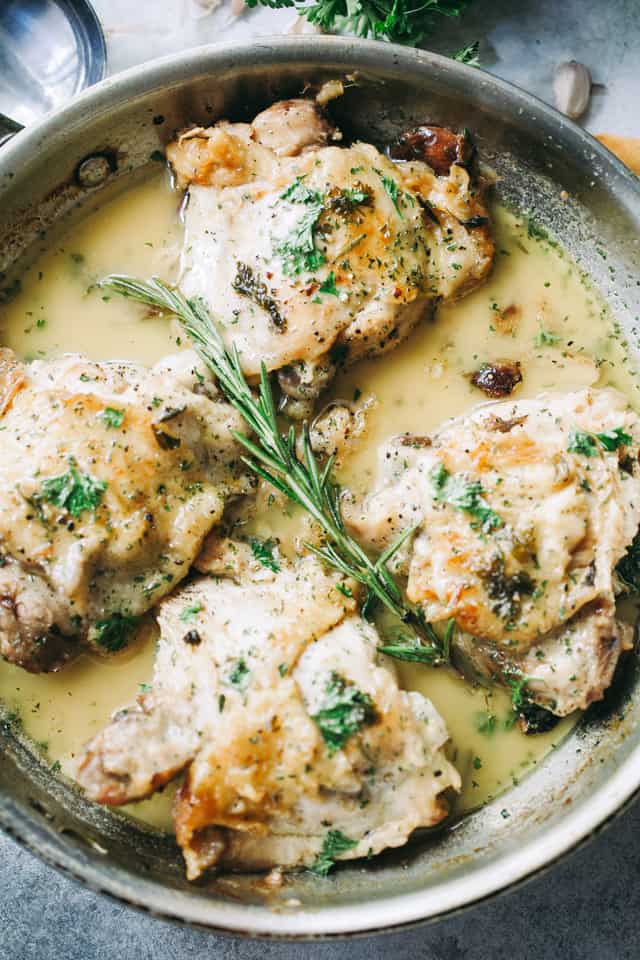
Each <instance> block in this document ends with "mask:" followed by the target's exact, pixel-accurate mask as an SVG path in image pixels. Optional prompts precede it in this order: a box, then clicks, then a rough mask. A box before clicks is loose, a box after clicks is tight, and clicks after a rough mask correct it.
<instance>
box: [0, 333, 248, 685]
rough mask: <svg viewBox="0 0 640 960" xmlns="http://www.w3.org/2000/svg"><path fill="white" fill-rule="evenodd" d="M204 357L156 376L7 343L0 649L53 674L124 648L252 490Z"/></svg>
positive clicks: (0, 375) (232, 420)
mask: <svg viewBox="0 0 640 960" xmlns="http://www.w3.org/2000/svg"><path fill="white" fill-rule="evenodd" d="M230 427H233V428H234V429H236V430H243V425H242V422H241V420H240V418H239V416H238V415H237V414H236V413H235V412H234V411H233V409H232V408H231V407H230V406H229V405H228V404H226V403H223V402H221V401H220V399H219V398H218V396H217V392H216V387H215V384H214V383H213V382H212V381H211V379H210V378H209V376H208V374H207V373H206V371H205V370H204V369H201V368H200V365H199V362H198V361H197V359H196V357H195V354H191V353H184V354H181V355H180V356H179V357H178V358H175V361H172V360H171V358H169V359H168V361H164V362H163V363H161V364H158V365H157V366H156V367H155V368H154V369H153V370H148V369H147V368H145V367H142V366H139V365H137V364H133V363H126V364H124V363H93V362H91V361H89V360H86V359H84V358H82V357H80V356H66V357H63V358H61V359H59V360H54V361H38V362H35V363H32V364H29V365H25V364H22V363H20V362H19V361H18V360H17V359H16V357H15V356H14V354H13V353H12V352H11V351H10V350H2V351H0V430H1V431H2V457H1V458H0V653H1V654H2V655H3V656H4V657H5V658H6V659H8V660H11V661H13V662H15V663H18V664H20V665H21V666H23V667H26V668H27V669H28V670H32V671H40V670H52V669H56V668H57V667H59V666H61V664H62V663H63V662H64V661H65V660H67V659H68V658H69V657H71V656H73V655H74V654H75V653H76V652H77V651H78V649H79V648H80V646H81V645H82V643H84V642H90V643H92V644H94V645H96V647H97V648H99V649H101V650H105V651H110V650H117V649H119V648H120V647H121V646H124V644H125V643H126V640H127V636H128V634H129V633H130V632H131V629H132V627H133V626H134V624H135V621H136V618H138V617H139V616H140V615H142V614H144V613H145V612H146V611H147V610H149V608H150V607H151V606H152V605H153V604H154V603H156V602H157V601H158V600H159V599H160V598H161V597H162V596H163V595H164V594H166V593H168V592H169V590H171V589H173V587H174V586H175V585H176V584H177V583H178V582H179V581H180V580H182V578H183V577H184V576H185V575H186V574H187V572H188V570H189V567H190V565H191V563H192V561H193V560H194V558H195V557H196V555H197V553H198V552H199V550H200V546H201V544H202V541H203V539H204V537H205V536H206V535H207V533H208V532H209V530H210V529H211V527H212V526H213V525H214V524H215V523H217V522H218V521H219V520H220V518H221V516H222V513H223V510H224V505H225V500H226V499H227V498H228V497H230V496H234V495H238V494H241V493H245V492H249V490H250V480H249V478H248V476H247V474H246V472H245V470H244V469H243V468H242V464H241V463H240V461H239V448H238V446H237V445H236V443H235V442H234V441H233V440H232V438H231V437H230V435H229V428H230Z"/></svg>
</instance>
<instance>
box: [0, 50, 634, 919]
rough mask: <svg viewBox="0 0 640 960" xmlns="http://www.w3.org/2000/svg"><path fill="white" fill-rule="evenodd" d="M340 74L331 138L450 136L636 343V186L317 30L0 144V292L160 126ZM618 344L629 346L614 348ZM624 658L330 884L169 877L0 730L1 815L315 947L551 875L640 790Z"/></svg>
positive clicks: (83, 106)
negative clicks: (496, 765) (424, 127)
mask: <svg viewBox="0 0 640 960" xmlns="http://www.w3.org/2000/svg"><path fill="white" fill-rule="evenodd" d="M354 73H356V74H357V82H356V84H355V85H352V86H350V87H349V89H348V90H347V91H346V93H345V96H344V97H343V98H341V99H340V100H339V101H336V102H335V104H334V113H335V115H336V118H337V120H338V123H339V124H340V125H341V126H342V127H343V129H344V130H345V132H346V134H347V136H350V137H361V138H363V139H366V140H373V141H374V142H375V141H379V142H385V141H387V140H388V139H389V138H390V137H391V136H392V135H393V134H394V133H396V132H398V131H400V130H402V129H404V128H406V127H407V126H408V125H409V124H412V123H416V122H418V121H422V120H425V119H426V120H430V121H434V122H436V123H437V122H444V123H446V124H452V125H456V126H459V127H463V126H467V127H468V128H469V129H470V130H471V131H472V133H473V135H474V137H475V139H476V142H477V144H478V147H479V149H480V151H481V155H482V157H483V159H485V160H487V161H488V162H489V163H491V164H492V165H493V166H494V168H495V169H496V170H497V172H498V174H499V182H498V185H497V188H496V189H497V193H498V196H499V197H500V198H501V199H502V200H503V201H504V202H506V203H508V204H511V205H513V206H515V207H516V208H518V209H520V210H522V211H524V212H527V213H529V214H531V215H533V216H534V217H535V220H536V222H537V223H539V224H540V225H541V226H543V227H546V228H547V229H549V230H550V232H552V233H553V234H554V235H555V236H556V237H557V238H558V240H559V242H560V243H561V244H562V245H563V246H564V247H565V249H566V250H567V251H568V252H569V254H570V255H571V256H573V257H574V258H575V259H576V260H577V261H578V263H579V264H580V265H581V267H582V268H583V269H584V270H585V271H586V272H587V273H588V274H589V276H590V277H591V279H592V281H593V282H594V283H595V284H596V286H597V287H599V288H600V290H601V292H602V294H603V296H604V297H605V299H606V300H607V301H608V302H609V304H610V305H611V307H612V310H613V312H614V314H615V315H616V317H617V319H618V321H619V322H620V324H621V326H622V328H623V330H624V331H625V332H626V335H627V338H628V340H629V343H630V345H631V344H633V343H634V342H635V338H634V334H633V329H634V319H635V318H636V317H637V316H639V315H640V284H639V283H638V282H637V279H636V278H638V277H640V263H639V261H640V251H639V241H640V183H639V181H638V180H637V179H636V178H635V177H633V176H632V175H631V174H630V173H629V172H628V171H627V170H626V169H625V168H624V167H623V166H622V165H621V164H620V163H619V162H618V161H617V160H616V159H615V158H613V157H612V156H611V155H610V154H609V153H608V152H607V151H606V150H604V149H603V148H602V147H601V146H600V145H599V144H598V143H596V142H595V141H594V140H592V138H591V137H590V136H588V135H587V134H586V133H584V132H583V131H582V130H580V129H579V128H578V127H576V126H575V125H574V124H572V123H571V122H570V121H568V120H567V119H566V118H564V117H562V116H561V115H560V114H558V113H556V112H555V111H554V110H552V109H551V108H549V107H547V106H545V105H544V104H542V103H540V102H539V101H537V100H535V99H534V98H533V97H531V96H528V95H527V94H525V93H523V92H521V91H520V90H518V89H516V88H514V87H512V86H510V85H509V84H507V83H504V82H502V81H500V80H497V79H495V78H494V77H492V76H489V75H488V74H486V73H482V72H480V71H478V70H474V69H472V68H468V67H465V66H462V65H461V64H458V63H455V62H454V61H452V60H448V59H445V58H442V57H438V56H434V55H432V54H429V53H424V52H421V51H417V50H408V49H401V48H398V47H395V46H392V45H388V44H383V43H370V42H363V41H355V40H350V39H340V38H330V37H306V36H305V37H295V38H294V37H288V38H283V37H278V38H273V39H264V40H260V41H257V42H253V43H252V44H250V45H237V44H234V45H227V44H224V45H216V46H214V47H203V48H199V49H196V50H193V51H190V52H188V53H186V54H181V55H179V56H174V57H171V58H168V59H164V60H160V61H156V62H153V63H150V64H145V65H144V66H141V67H136V68H135V69H133V70H130V71H128V72H126V73H123V74H121V75H119V76H116V77H114V78H111V79H109V80H106V81H104V82H103V83H101V84H99V85H98V86H97V87H94V88H93V89H91V90H90V91H88V92H86V93H84V94H83V95H81V96H80V97H78V98H77V99H76V100H75V101H74V102H73V103H72V104H71V105H70V106H68V107H67V108H66V109H64V110H62V111H61V112H59V113H57V114H55V115H54V116H51V117H50V118H48V119H46V120H45V121H44V122H43V123H41V124H40V125H39V126H37V127H34V128H32V129H29V130H26V131H24V132H22V133H19V134H18V135H17V136H16V137H14V138H13V139H12V140H11V141H10V142H9V143H8V144H6V145H5V146H3V147H2V150H1V151H0V237H1V238H2V241H1V246H0V297H2V296H4V297H8V296H10V295H11V290H12V289H13V284H14V280H15V276H16V272H17V271H18V269H19V266H20V264H21V263H22V264H24V263H25V261H26V260H27V259H28V257H29V255H30V251H31V250H32V249H33V248H34V246H35V243H36V241H38V242H39V244H40V245H41V243H42V237H43V235H44V234H47V233H48V232H49V231H51V230H53V229H54V228H57V227H58V226H59V225H60V224H64V223H65V222H67V221H68V219H69V218H70V217H73V216H74V215H76V213H77V211H78V210H79V209H82V210H86V209H87V207H95V206H96V205H98V204H100V203H101V202H102V201H103V199H105V198H107V197H108V196H110V195H112V194H113V193H114V192H115V191H118V190H120V189H123V188H124V187H126V186H127V185H129V184H130V183H132V182H134V181H135V180H137V179H140V178H141V177H144V176H145V172H148V170H149V165H150V164H154V163H156V162H157V151H158V150H161V149H162V147H163V146H164V144H165V143H166V142H167V141H168V140H169V139H170V137H171V135H172V133H173V132H174V131H175V129H176V128H178V127H181V126H183V125H185V123H188V122H190V121H198V122H203V123H208V122H212V121H214V120H216V119H218V118H219V117H223V116H226V117H230V118H233V119H242V118H249V117H250V116H252V115H253V113H254V112H255V111H256V110H257V109H259V108H262V107H264V106H266V105H267V104H268V103H270V102H271V101H273V100H274V99H276V98H280V97H283V96H291V95H295V94H298V93H299V92H300V90H301V89H302V87H303V86H304V84H305V83H306V82H309V81H312V82H315V81H318V80H322V79H328V78H332V77H335V76H336V75H345V74H354ZM630 349H632V347H631V346H630ZM638 674H639V670H638V667H637V664H636V661H635V658H633V657H632V658H628V659H627V661H626V663H625V664H624V669H623V670H622V671H621V674H620V676H619V678H618V680H617V681H616V683H615V684H614V687H613V688H612V689H611V691H610V692H609V695H608V697H607V700H606V702H605V704H604V705H598V706H596V707H594V708H592V709H591V710H590V711H589V712H588V713H587V715H586V716H585V717H584V719H583V721H582V722H581V723H580V725H579V727H578V729H577V730H576V731H575V732H574V733H573V734H572V735H571V736H570V737H569V739H568V740H566V741H565V742H564V743H562V744H561V745H559V746H558V747H557V749H556V750H555V751H553V753H552V754H551V756H549V757H548V759H547V760H546V761H545V763H544V764H543V765H542V766H541V767H540V768H539V769H537V770H535V772H533V773H532V774H530V775H529V776H527V777H526V778H525V779H523V780H522V781H521V782H520V784H519V785H518V786H515V787H513V788H512V789H511V790H510V791H509V792H508V793H507V794H505V795H503V796H502V797H498V798H497V799H496V800H495V801H494V802H493V803H491V804H489V805H488V806H486V807H484V808H483V809H481V810H479V811H477V812H476V813H474V814H472V815H470V816H468V817H467V818H466V819H464V820H463V821H461V822H460V823H459V824H457V826H456V827H455V828H454V829H450V830H442V831H439V832H436V833H426V834H423V835H422V836H418V837H416V838H415V839H414V840H413V841H412V842H411V843H410V844H409V845H408V846H407V847H405V848H403V849H401V850H398V851H394V852H390V853H388V854H386V855H384V856H382V857H380V858H378V859H376V860H374V861H372V862H371V863H367V864H366V865H365V866H363V865H362V864H360V863H357V864H354V865H351V866H345V867H343V868H341V869H340V870H338V871H337V872H336V874H335V876H334V877H333V878H331V879H329V880H326V881H321V880H317V879H315V878H313V877H312V876H310V875H309V874H300V875H294V876H292V877H291V878H290V879H288V880H287V882H286V883H285V885H284V887H283V888H282V889H281V890H279V891H276V892H274V891H269V890H267V888H266V886H265V885H264V883H263V882H262V881H261V879H260V878H257V877H248V876H231V877H229V876H227V877H213V878H211V879H209V880H208V881H207V882H205V883H204V884H202V885H200V884H199V885H197V886H194V885H189V884H187V882H186V881H185V880H184V876H183V866H182V862H181V858H180V856H179V851H178V849H177V847H176V846H175V844H174V843H173V842H172V841H171V840H170V839H169V838H167V837H164V836H161V835H159V834H158V833H156V832H154V831H153V830H152V829H150V828H149V829H146V828H143V827H140V826H138V825H135V824H134V823H132V822H131V821H129V820H127V819H126V818H124V817H121V816H118V815H114V814H112V813H109V812H108V811H106V810H105V809H102V808H100V807H97V806H94V805H91V804H89V803H87V802H86V801H85V800H84V799H83V797H82V796H80V794H79V793H78V792H77V791H76V790H74V788H73V786H72V785H70V784H67V783H63V782H60V781H59V780H56V779H55V778H54V777H53V776H52V775H51V773H50V772H49V771H48V770H47V769H46V768H45V766H44V765H43V764H42V763H41V762H40V761H39V760H38V759H36V758H35V757H34V755H33V754H32V753H31V752H30V751H29V749H28V746H27V745H26V744H25V743H24V742H22V741H21V740H20V738H19V736H17V735H16V734H15V733H13V732H11V730H10V728H9V726H8V725H4V726H2V725H1V724H0V750H1V751H2V754H1V755H2V763H1V766H0V823H1V824H2V825H3V826H4V828H5V829H6V830H7V831H8V832H9V833H10V834H11V835H13V836H14V837H16V838H17V839H19V840H20V841H21V842H23V843H24V844H25V845H26V846H28V847H29V848H30V849H32V850H33V851H34V852H36V853H37V854H38V855H39V856H41V857H42V858H43V859H44V860H46V861H47V862H49V863H52V864H54V865H56V866H57V867H59V868H61V869H63V870H64V871H66V872H68V873H69V874H72V875H73V876H75V877H78V878H81V879H82V880H84V881H85V882H86V883H87V884H89V886H91V887H93V888H94V889H97V890H101V891H106V892H109V893H110V894H112V895H114V896H116V897H118V898H120V899H122V900H124V901H127V902H128V903H131V904H133V905H136V906H138V907H141V908H143V909H146V910H149V911H151V912H152V913H154V914H159V915H162V916H165V917H173V918H178V919H180V920H183V921H187V922H189V923H194V924H200V925H205V926H208V927H211V928H215V929H218V930H224V931H232V932H243V933H250V934H253V935H265V936H271V937H273V936H298V937H309V936H321V935H336V934H346V933H355V932H362V931H374V930H381V929H384V928H389V927H393V926H398V925H400V924H409V923H413V922H416V921H420V920H425V919H427V918H434V917H437V916H441V915H443V914H445V913H447V912H449V911H452V910H457V909H460V908H461V907H464V906H466V905H468V904H470V903H473V902H475V901H478V900H481V899H482V898H484V897H487V896H489V895H491V894H493V893H496V892H497V891H499V890H503V889H505V888H507V887H509V886H511V885H512V884H515V883H517V882H518V881H521V880H523V879H524V878H525V877H527V876H530V875H531V874H532V873H533V872H534V871H537V870H540V869H541V868H543V867H546V866H548V865H550V864H551V863H553V861H554V860H556V859H557V858H558V857H560V856H561V855H562V854H564V853H566V852H567V851H568V850H570V849H571V848H573V847H575V846H576V845H577V844H579V843H580V842H581V841H583V840H584V839H585V838H586V837H588V836H589V835H590V834H592V833H593V832H594V831H595V830H597V829H598V828H599V827H600V826H601V825H602V824H603V823H605V822H606V821H607V820H608V819H609V818H611V817H612V816H613V814H615V813H616V811H618V810H620V808H621V807H622V806H623V805H624V804H625V803H626V802H627V801H628V800H629V799H630V798H631V797H632V796H633V795H634V793H635V792H636V791H637V789H638V787H639V785H640V684H639V682H638Z"/></svg>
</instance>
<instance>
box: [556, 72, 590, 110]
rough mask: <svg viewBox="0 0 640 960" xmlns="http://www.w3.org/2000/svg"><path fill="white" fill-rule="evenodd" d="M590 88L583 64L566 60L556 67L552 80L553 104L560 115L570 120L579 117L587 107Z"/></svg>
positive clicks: (588, 75) (588, 74)
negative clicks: (564, 115) (562, 114)
mask: <svg viewBox="0 0 640 960" xmlns="http://www.w3.org/2000/svg"><path fill="white" fill-rule="evenodd" d="M591 87H592V80H591V73H590V72H589V69H588V67H585V65H584V64H583V63H578V61H577V60H568V61H567V62H565V63H560V64H558V66H557V67H556V72H555V76H554V78H553V93H554V98H555V104H556V107H557V108H558V110H560V112H561V113H564V114H566V116H567V117H571V119H572V120H577V119H578V117H581V116H582V114H583V113H584V112H585V110H586V109H587V107H588V106H589V101H590V99H591Z"/></svg>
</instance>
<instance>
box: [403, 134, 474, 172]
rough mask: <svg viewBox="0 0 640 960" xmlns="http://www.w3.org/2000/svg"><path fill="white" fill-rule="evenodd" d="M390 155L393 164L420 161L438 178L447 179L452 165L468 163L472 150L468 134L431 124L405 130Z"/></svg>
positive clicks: (470, 159) (471, 157) (471, 156)
mask: <svg viewBox="0 0 640 960" xmlns="http://www.w3.org/2000/svg"><path fill="white" fill-rule="evenodd" d="M389 152H390V154H391V157H392V158H393V159H394V160H423V161H424V162H425V163H428V164H429V166H430V167H431V169H432V170H433V171H434V173H436V174H437V175H438V176H439V177H446V175H447V174H448V173H449V170H450V169H451V166H452V164H454V163H461V164H464V165H465V166H466V165H467V164H469V163H471V161H472V159H473V153H474V147H473V142H472V141H471V139H470V137H469V136H468V134H466V133H454V132H453V130H449V129H447V127H440V126H438V125H437V124H435V123H434V124H423V125H421V126H419V127H414V129H413V130H407V132H406V133H403V134H402V135H401V136H400V137H398V140H397V141H396V143H394V144H393V145H392V147H391V148H390V151H389Z"/></svg>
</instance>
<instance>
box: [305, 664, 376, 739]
mask: <svg viewBox="0 0 640 960" xmlns="http://www.w3.org/2000/svg"><path fill="white" fill-rule="evenodd" d="M311 719H312V720H315V722H316V724H317V725H318V728H319V730H320V733H321V734H322V738H323V740H324V742H325V743H326V744H327V746H328V748H329V753H330V754H333V753H335V752H336V751H337V750H341V749H342V747H343V746H344V745H345V743H346V742H347V740H348V739H349V737H351V736H352V735H353V734H354V733H357V732H358V730H360V729H361V727H365V726H369V725H370V724H372V723H374V722H375V719H376V712H375V709H374V706H373V701H372V699H371V697H370V696H369V694H368V693H362V691H361V690H358V688H357V687H356V686H354V685H353V684H351V683H347V682H346V681H345V680H344V679H343V678H342V677H341V676H340V675H339V674H337V673H335V672H333V673H332V674H331V677H330V679H329V682H328V683H327V686H326V688H325V691H324V700H323V706H322V707H321V709H320V710H319V711H318V713H316V714H314V715H313V716H312V717H311Z"/></svg>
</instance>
